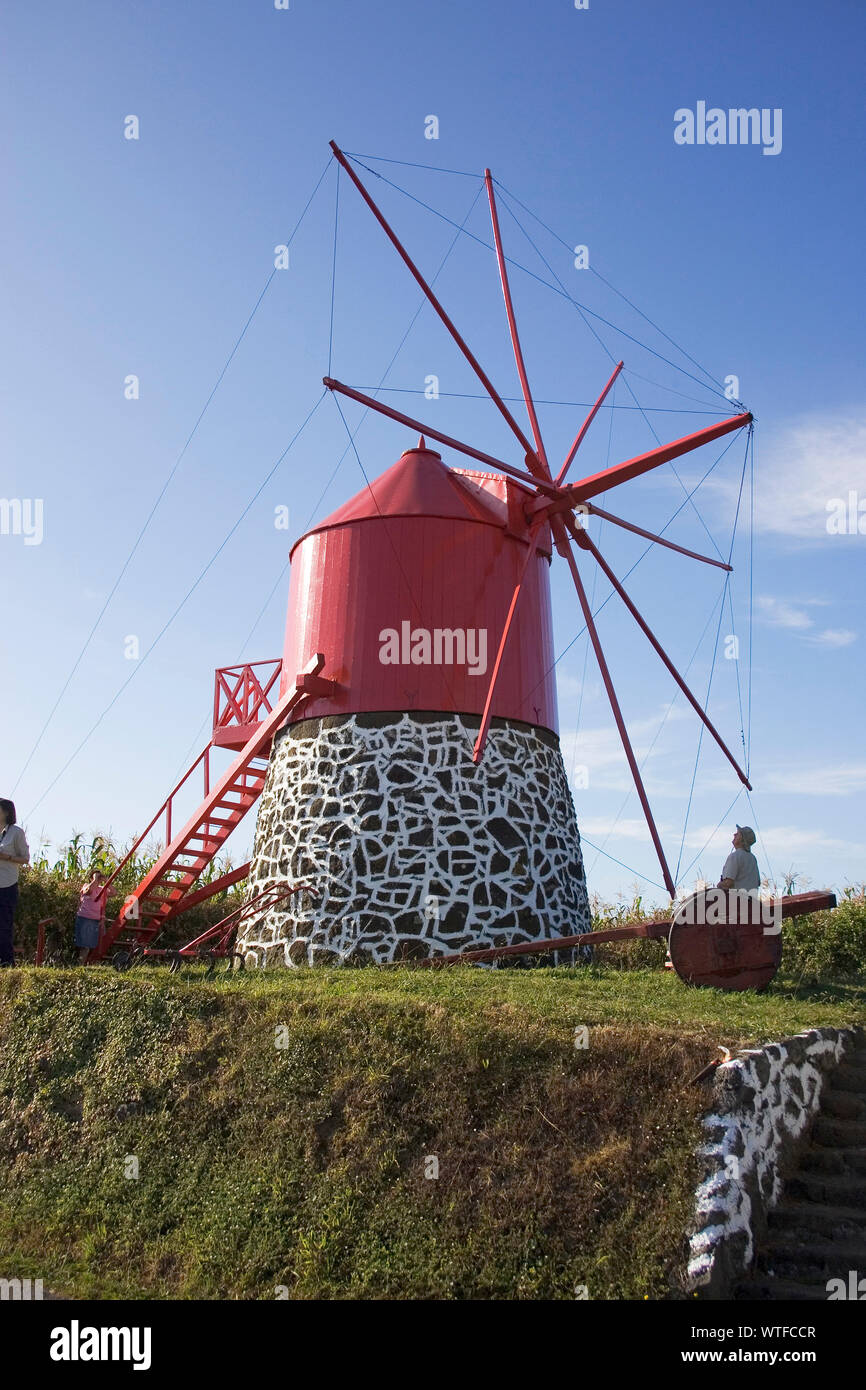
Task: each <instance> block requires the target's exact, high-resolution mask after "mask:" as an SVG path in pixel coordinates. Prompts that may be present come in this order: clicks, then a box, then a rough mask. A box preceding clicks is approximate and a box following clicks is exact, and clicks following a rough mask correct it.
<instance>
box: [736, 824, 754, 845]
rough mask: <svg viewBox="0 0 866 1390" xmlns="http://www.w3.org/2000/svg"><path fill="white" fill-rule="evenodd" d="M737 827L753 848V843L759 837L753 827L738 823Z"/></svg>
mask: <svg viewBox="0 0 866 1390" xmlns="http://www.w3.org/2000/svg"><path fill="white" fill-rule="evenodd" d="M737 829H738V830H739V832H740V834H741V835H742V837H743V839H744V840H745V842H746V844H747V845H748V846H749V848H750V849H751V847H752V845H753V844H754V843H755V841H756V840H757V838H758V837H757V835H756V834H755V832H754V830H753V829H752V827H751V826H750V825H738V826H737Z"/></svg>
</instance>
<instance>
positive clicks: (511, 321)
mask: <svg viewBox="0 0 866 1390" xmlns="http://www.w3.org/2000/svg"><path fill="white" fill-rule="evenodd" d="M484 182H485V184H486V186H487V201H488V203H489V204H490V220H491V222H492V223H493V240H494V242H495V245H496V260H497V261H498V263H499V279H500V282H501V284H502V295H503V298H504V299H505V313H506V316H507V318H508V331H509V333H510V334H511V346H512V348H513V349H514V360H515V362H516V363H517V375H518V376H519V377H520V389H521V390H522V392H523V399H524V402H525V404H526V413H527V414H528V416H529V423H530V426H531V428H532V437H533V439H534V440H535V453H536V455H537V458H538V461H539V465H540V469H541V476H542V477H545V478H549V477H550V464H549V463H548V462H547V454H546V452H545V448H544V440H543V439H542V437H541V426H540V425H539V423H538V416H537V414H536V412H535V402H534V401H533V399H532V392H531V391H530V389H529V377H528V376H527V375H526V363H525V362H524V360H523V349H522V348H521V346H520V336H519V334H518V332H517V319H516V317H515V314H514V303H513V301H512V298H511V286H510V285H509V283H508V269H507V267H506V264H505V252H504V251H503V249H502V235H501V233H500V230H499V213H498V212H497V210H496V198H495V196H494V193H493V177H492V175H491V173H490V170H489V169H485V170H484ZM527 462H528V460H527ZM532 472H535V469H532ZM476 761H477V759H476Z"/></svg>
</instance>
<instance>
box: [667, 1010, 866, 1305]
mask: <svg viewBox="0 0 866 1390" xmlns="http://www.w3.org/2000/svg"><path fill="white" fill-rule="evenodd" d="M856 1041H857V1033H856V1030H855V1029H853V1028H843V1029H839V1028H813V1029H810V1030H809V1031H808V1032H806V1033H798V1034H797V1036H796V1037H793V1038H787V1039H785V1041H784V1042H779V1043H770V1044H768V1045H767V1046H766V1047H761V1048H754V1049H750V1050H748V1051H745V1052H743V1053H742V1054H741V1055H740V1056H738V1057H736V1058H734V1059H733V1060H732V1061H730V1062H726V1063H725V1064H724V1065H723V1066H720V1067H719V1068H718V1069H717V1070H716V1073H715V1078H714V1094H713V1102H712V1107H711V1110H710V1113H709V1114H708V1115H706V1116H705V1117H704V1120H703V1126H704V1129H705V1130H706V1131H707V1143H706V1144H705V1145H704V1146H703V1147H702V1148H701V1149H700V1150H699V1153H700V1156H701V1157H702V1158H704V1159H705V1161H706V1174H705V1177H704V1180H703V1181H702V1183H701V1184H700V1186H699V1188H698V1190H697V1194H696V1207H695V1231H694V1233H693V1235H692V1236H691V1241H690V1260H689V1267H688V1281H689V1287H690V1289H692V1290H694V1291H698V1292H700V1293H701V1294H702V1295H703V1296H704V1297H708V1298H726V1297H728V1295H729V1293H730V1290H731V1287H732V1285H733V1284H734V1283H735V1282H736V1280H737V1279H738V1278H739V1277H741V1276H742V1274H743V1273H744V1272H745V1271H746V1270H747V1269H749V1267H750V1266H751V1263H752V1260H753V1257H754V1252H755V1243H756V1241H760V1240H761V1239H763V1236H764V1235H765V1233H766V1220H767V1213H768V1212H769V1211H771V1210H772V1208H773V1207H774V1206H775V1205H776V1204H777V1202H778V1201H779V1198H780V1196H781V1193H782V1188H783V1185H784V1182H785V1179H786V1178H787V1177H789V1176H790V1174H791V1172H792V1171H793V1169H794V1167H795V1166H796V1155H797V1152H798V1149H799V1146H800V1144H801V1143H802V1142H803V1140H804V1138H805V1137H806V1135H807V1133H808V1130H809V1126H810V1125H811V1122H812V1120H813V1119H814V1118H815V1116H816V1115H817V1112H818V1109H819V1107H820V1104H821V1092H822V1090H823V1088H824V1082H825V1078H826V1074H827V1072H828V1071H830V1070H831V1069H832V1068H833V1067H834V1066H836V1064H837V1063H838V1062H840V1061H841V1060H842V1058H843V1057H844V1055H845V1054H846V1052H848V1051H850V1050H852V1049H853V1048H854V1047H855V1046H856Z"/></svg>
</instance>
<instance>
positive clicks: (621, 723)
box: [551, 517, 676, 898]
mask: <svg viewBox="0 0 866 1390" xmlns="http://www.w3.org/2000/svg"><path fill="white" fill-rule="evenodd" d="M551 524H552V526H553V529H554V534H555V535H556V538H557V540H558V541H561V542H562V545H561V547H558V548H559V550H560V554H561V555H563V556H564V558H565V560H566V562H567V564H568V567H569V569H570V570H571V577H572V579H573V580H574V587H575V589H576V590H577V597H578V599H579V600H580V606H581V609H582V610H583V620H584V622H585V623H586V628H587V632H588V633H589V639H590V641H591V642H592V645H593V650H594V651H595V658H596V661H597V662H598V666H599V670H600V671H601V678H602V680H603V681H604V687H605V690H606V691H607V698H608V700H609V701H610V707H611V710H612V711H613V717H614V720H615V722H616V727H617V729H618V730H619V736H620V738H621V739H622V745H623V749H624V750H625V756H626V760H627V762H628V765H629V768H630V769H631V775H632V778H633V780H634V784H635V790H636V791H637V794H638V800H639V801H640V804H641V806H642V808H643V813H644V817H645V818H646V823H647V828H648V829H649V833H650V839H651V840H652V842H653V845H654V847H655V852H656V855H657V857H658V861H659V865H660V866H661V871H662V877H663V879H664V883H665V887H666V888H667V890H668V892H669V893H670V895H671V897H672V898H673V897H675V896H676V887H675V884H674V881H673V878H672V877H671V871H670V869H669V868H668V863H667V860H666V859H665V852H664V850H663V849H662V842H661V839H660V838H659V833H658V830H657V829H656V823H655V820H654V819H653V813H652V809H651V807H650V804H649V800H648V798H647V794H646V790H645V788H644V784H643V780H642V778H641V775H640V769H639V768H638V765H637V759H636V758H635V755H634V750H633V748H632V746H631V740H630V738H629V736H628V730H627V729H626V726H625V720H624V719H623V717H622V710H621V709H620V707H619V701H618V699H617V697H616V691H615V690H614V686H613V681H612V680H611V676H610V671H609V669H608V665H607V661H606V659H605V655H604V652H603V651H602V647H601V639H600V638H599V635H598V629H597V628H596V625H595V620H594V619H593V616H592V609H591V608H590V605H589V599H588V598H587V596H586V590H585V589H584V587H583V581H582V579H581V577H580V574H579V572H578V568H577V562H576V560H575V558H574V553H573V552H572V549H571V546H570V545H569V541H568V533H567V532H566V529H565V526H564V524H563V521H562V519H561V517H554V518H553V521H552V523H551Z"/></svg>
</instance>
